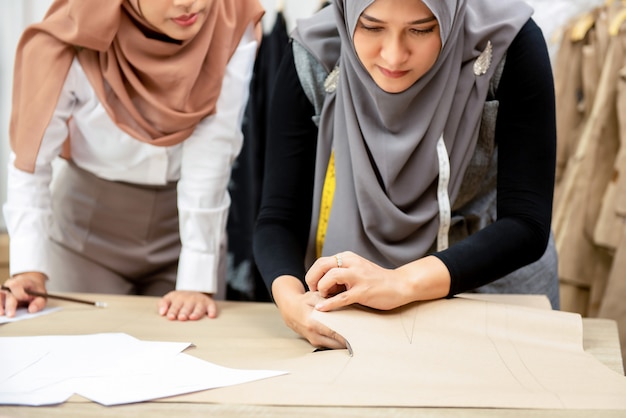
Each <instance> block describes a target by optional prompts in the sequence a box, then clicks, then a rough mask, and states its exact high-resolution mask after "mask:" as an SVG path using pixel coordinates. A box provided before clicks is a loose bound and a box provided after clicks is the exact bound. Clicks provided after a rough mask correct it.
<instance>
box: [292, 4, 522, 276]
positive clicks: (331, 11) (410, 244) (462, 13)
mask: <svg viewBox="0 0 626 418" xmlns="http://www.w3.org/2000/svg"><path fill="white" fill-rule="evenodd" d="M374 1H375V0H335V1H333V3H332V4H331V5H329V6H327V7H326V8H325V9H323V10H322V11H320V12H318V13H316V14H315V15H313V16H312V17H310V18H308V19H305V20H301V21H299V22H298V26H297V28H296V29H295V31H294V33H293V34H292V36H293V38H294V39H295V40H296V41H297V42H299V43H300V44H302V45H303V46H304V47H305V48H306V49H307V50H308V51H309V52H310V53H311V54H312V55H313V56H314V57H315V58H316V59H318V61H320V63H322V65H323V66H324V67H325V68H326V69H327V70H328V71H330V70H332V69H333V68H334V67H335V66H336V65H338V66H339V81H338V83H337V88H336V90H335V92H334V93H330V94H328V95H327V97H326V100H325V102H324V106H323V109H322V114H321V118H320V124H319V136H318V149H317V157H316V158H317V160H316V173H315V186H314V193H315V194H314V199H313V201H314V204H313V212H312V228H311V239H310V245H309V252H308V256H307V264H310V262H311V261H312V260H313V258H314V254H313V252H314V251H313V250H314V248H315V245H314V239H315V235H316V230H317V220H318V216H319V210H320V200H321V194H322V186H323V183H324V178H325V174H326V167H327V164H328V159H329V157H330V153H331V151H332V150H334V154H335V170H336V186H335V193H334V198H333V203H332V210H331V213H330V217H329V219H328V227H327V230H326V237H325V240H324V247H323V250H322V255H332V254H336V253H337V252H341V251H347V250H349V251H354V252H355V253H357V254H359V255H361V256H363V257H365V258H368V259H370V260H372V261H374V262H376V263H378V264H380V265H382V266H384V267H388V268H393V267H397V266H399V265H402V264H406V263H408V262H410V261H413V260H416V259H417V258H420V257H422V256H424V255H425V254H426V252H427V251H428V250H429V249H430V248H431V247H432V245H433V243H434V241H435V239H436V236H437V231H438V227H439V206H438V203H437V182H438V177H439V165H438V162H437V161H438V160H437V151H436V145H437V141H438V140H439V138H440V137H441V136H442V135H443V139H444V141H445V144H446V149H447V152H448V155H449V159H450V180H449V185H448V194H449V196H450V201H451V202H454V201H455V199H456V197H457V196H458V194H459V189H460V186H461V181H462V179H463V174H464V173H465V170H466V168H467V166H468V164H469V161H470V159H471V157H472V154H473V152H474V148H475V145H476V141H477V137H478V130H479V127H480V120H481V115H482V110H483V105H484V102H485V99H486V96H487V90H488V87H489V81H490V78H491V75H492V74H493V71H494V70H495V67H496V64H497V63H498V62H499V61H500V60H501V59H502V57H503V56H504V54H505V53H506V50H507V48H508V46H509V45H510V43H511V42H512V41H513V39H514V38H515V36H516V35H517V33H518V32H519V30H520V28H521V27H522V26H523V25H524V23H525V22H526V21H527V20H528V19H529V18H530V16H531V15H532V9H531V8H530V6H528V5H527V4H526V3H524V2H523V1H521V0H497V1H494V0H458V1H455V0H423V2H424V4H425V5H426V6H427V7H428V8H429V9H430V10H431V11H432V12H433V14H434V15H435V17H436V18H437V21H438V22H439V27H440V33H441V40H442V49H441V52H440V55H439V57H438V59H437V61H436V63H435V64H434V66H433V68H431V69H430V70H429V71H428V72H427V73H426V74H425V75H424V76H423V77H422V78H420V79H419V80H418V81H417V82H416V83H415V84H414V85H413V86H411V87H410V88H408V89H407V90H405V91H403V92H401V93H386V92H385V91H383V90H382V89H380V88H379V87H378V86H377V85H376V83H375V82H374V81H373V80H372V78H371V77H370V75H369V74H368V72H367V71H366V70H365V68H364V67H363V66H362V65H361V62H360V61H359V59H358V57H357V55H356V52H355V49H354V45H353V42H352V35H353V33H354V29H355V27H356V24H357V21H358V18H359V16H360V14H361V13H362V12H363V10H364V9H365V8H367V7H368V6H369V5H370V4H372V3H373V2H374ZM399 1H400V0H399ZM488 41H490V42H491V44H492V45H493V58H492V64H491V66H490V67H489V68H488V69H487V72H486V73H485V74H483V75H479V76H477V75H475V74H474V70H473V66H474V62H475V61H476V58H477V57H478V56H479V55H480V54H481V52H483V51H484V50H485V48H486V46H487V42H488Z"/></svg>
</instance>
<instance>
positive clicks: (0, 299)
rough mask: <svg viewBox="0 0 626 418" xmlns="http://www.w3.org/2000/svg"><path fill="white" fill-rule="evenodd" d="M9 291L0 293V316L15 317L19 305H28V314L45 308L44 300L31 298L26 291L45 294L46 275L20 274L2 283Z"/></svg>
mask: <svg viewBox="0 0 626 418" xmlns="http://www.w3.org/2000/svg"><path fill="white" fill-rule="evenodd" d="M3 286H4V287H7V288H9V289H10V291H9V290H2V291H0V316H1V315H6V316H8V317H9V318H12V317H14V316H15V311H16V310H17V307H18V306H19V305H28V312H29V313H34V312H38V311H40V310H42V309H43V308H45V306H46V298H43V297H40V296H31V295H29V294H28V293H26V291H27V290H33V291H36V292H41V293H46V275H45V274H43V273H39V272H28V273H20V274H16V275H15V276H13V277H11V278H10V279H8V280H6V281H5V282H4V283H3Z"/></svg>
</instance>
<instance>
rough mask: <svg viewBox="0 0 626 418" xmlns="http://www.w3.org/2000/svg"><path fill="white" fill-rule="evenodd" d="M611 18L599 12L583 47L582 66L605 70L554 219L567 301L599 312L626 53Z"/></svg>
mask: <svg viewBox="0 0 626 418" xmlns="http://www.w3.org/2000/svg"><path fill="white" fill-rule="evenodd" d="M608 19H609V17H608V16H607V14H606V13H598V15H597V17H596V20H595V23H594V28H593V29H592V30H590V31H589V33H588V34H587V37H588V41H589V43H588V45H587V47H586V48H585V47H583V49H582V51H583V59H582V61H581V63H582V66H583V69H582V71H583V72H584V71H587V73H590V74H592V73H593V72H594V71H595V69H596V67H597V66H598V62H600V63H602V72H601V75H600V78H599V80H598V86H597V90H596V91H597V93H596V95H595V97H594V98H593V104H592V107H591V111H590V114H589V116H588V117H587V118H585V119H584V121H583V122H584V123H583V126H582V129H581V131H580V137H578V138H576V139H575V140H574V141H575V142H574V143H575V144H576V146H575V149H572V150H571V152H572V154H571V156H569V159H568V160H567V165H566V168H565V170H564V172H563V173H562V178H561V181H560V183H559V184H558V201H557V202H556V204H555V211H554V219H553V220H554V224H553V225H554V227H555V233H556V237H557V249H558V251H559V277H560V281H561V283H562V284H563V285H564V286H569V287H572V288H573V289H569V290H570V291H567V290H566V291H564V292H563V299H562V301H561V306H562V308H563V309H564V310H570V311H574V312H579V313H581V314H584V315H594V314H595V313H597V310H598V306H599V299H600V298H601V295H602V294H603V293H604V285H605V283H606V278H607V276H608V272H609V270H610V267H611V263H612V252H611V251H609V250H608V249H606V248H604V247H601V246H599V245H597V244H596V243H595V242H594V241H593V234H594V230H595V225H596V220H597V218H598V215H599V213H600V206H601V200H602V196H603V195H604V192H605V190H606V188H607V185H608V183H609V181H610V178H611V176H612V172H613V161H614V159H615V155H616V153H617V144H618V142H619V141H618V139H617V122H616V121H617V115H616V108H615V93H616V80H617V74H618V72H619V69H620V68H621V66H622V58H621V55H622V54H621V46H620V45H619V43H618V42H615V40H614V39H613V38H611V39H609V37H608ZM607 40H608V42H606V41H607ZM605 45H608V46H607V47H606V52H604V51H605ZM602 57H605V58H604V59H603V58H602ZM590 79H593V77H590ZM585 91H593V90H592V89H591V88H589V89H586V90H585ZM570 140H571V139H568V140H567V143H568V144H569V141H570Z"/></svg>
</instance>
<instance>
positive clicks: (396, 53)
mask: <svg viewBox="0 0 626 418" xmlns="http://www.w3.org/2000/svg"><path fill="white" fill-rule="evenodd" d="M380 56H381V57H382V58H383V59H384V60H385V62H386V63H387V64H389V65H390V66H392V67H393V66H397V65H400V64H402V63H404V62H405V61H406V59H407V57H408V56H409V50H408V48H407V46H406V43H405V41H404V39H402V36H397V35H394V36H389V37H388V38H387V39H385V41H384V43H383V47H382V49H381V51H380ZM390 69H394V68H390Z"/></svg>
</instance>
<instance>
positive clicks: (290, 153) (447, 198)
mask: <svg viewBox="0 0 626 418" xmlns="http://www.w3.org/2000/svg"><path fill="white" fill-rule="evenodd" d="M531 15H532V9H531V8H530V7H529V6H528V5H527V4H526V3H525V2H523V1H521V0H502V1H498V2H493V1H490V0H457V1H452V0H447V1H439V0H336V1H334V2H333V3H331V5H330V6H328V7H326V8H325V9H323V10H322V11H320V12H318V13H316V14H315V15H314V16H312V17H311V18H308V19H306V20H302V21H300V22H298V26H297V28H296V30H295V31H294V33H293V34H292V38H293V42H292V47H293V48H292V49H291V50H290V51H289V53H288V54H287V55H286V56H285V57H284V60H283V63H282V64H281V68H280V70H279V73H278V75H277V80H278V82H277V85H276V89H275V91H274V97H273V103H272V109H271V112H270V113H271V116H270V120H269V122H268V126H269V128H268V129H269V133H268V143H267V150H266V169H265V177H264V187H263V198H262V204H261V210H260V214H259V218H258V221H257V228H256V231H255V236H254V247H255V258H256V261H257V265H258V267H259V270H260V272H261V274H262V276H263V278H264V280H265V282H266V283H267V285H268V288H269V290H270V291H271V294H272V297H273V299H274V301H275V303H276V304H277V306H278V308H279V309H280V311H281V314H282V316H283V318H284V320H285V322H286V323H287V324H288V325H289V326H290V327H291V328H292V329H294V330H295V331H296V332H297V333H299V334H301V335H302V336H304V337H305V338H307V339H308V340H309V341H310V342H311V343H312V344H313V345H316V346H325V347H331V348H333V347H341V346H343V341H341V338H340V337H339V336H336V335H335V334H334V333H333V332H332V331H331V330H329V329H327V328H326V327H324V326H322V325H321V324H319V323H317V322H315V321H312V320H311V319H310V313H311V311H312V310H313V309H319V310H323V311H327V310H332V309H337V308H339V307H342V306H345V305H348V304H352V303H359V304H362V305H366V306H370V307H373V308H377V309H392V308H395V307H398V306H401V305H404V304H407V303H410V302H414V301H419V300H429V299H437V298H443V297H452V296H454V295H456V294H459V293H462V292H469V291H477V292H490V293H495V292H498V293H532V294H544V295H546V296H547V297H548V298H549V299H550V301H551V303H552V306H553V307H554V308H558V275H557V271H556V267H557V259H556V253H555V251H554V245H553V243H552V239H551V234H550V222H551V212H552V195H553V188H554V168H555V148H556V129H555V109H554V87H553V78H552V72H551V67H550V61H549V56H548V52H547V47H546V44H545V40H544V38H543V35H542V33H541V30H540V29H539V28H538V27H537V25H536V24H535V23H534V21H533V20H532V18H531ZM307 289H308V290H307Z"/></svg>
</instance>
